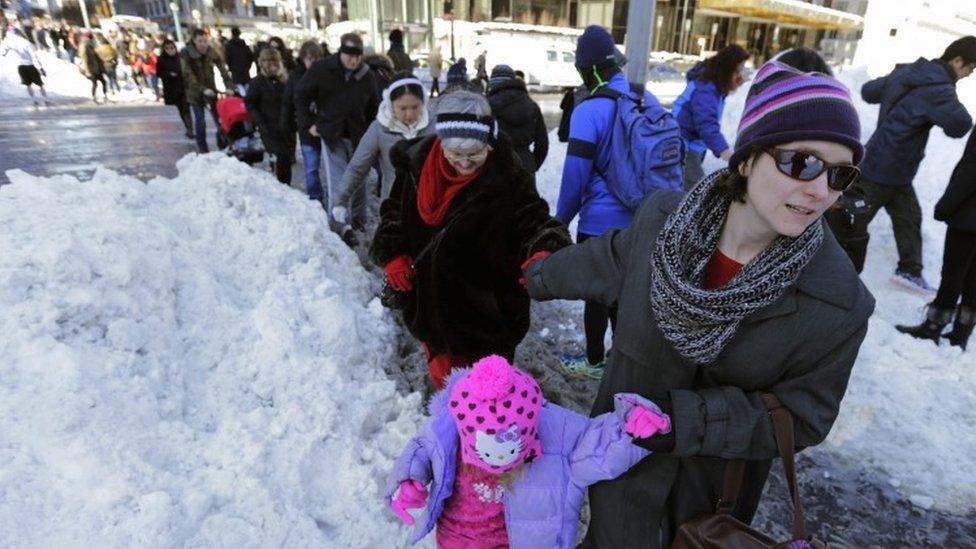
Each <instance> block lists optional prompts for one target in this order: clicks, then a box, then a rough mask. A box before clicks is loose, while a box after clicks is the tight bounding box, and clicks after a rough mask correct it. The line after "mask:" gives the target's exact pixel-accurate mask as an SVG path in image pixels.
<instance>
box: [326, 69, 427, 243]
mask: <svg viewBox="0 0 976 549" xmlns="http://www.w3.org/2000/svg"><path fill="white" fill-rule="evenodd" d="M425 97H426V93H425V92H424V88H423V85H422V84H421V83H420V80H417V79H416V78H414V77H413V75H412V74H410V73H408V72H406V71H404V72H401V73H398V74H397V75H396V77H395V78H394V79H393V81H392V82H390V85H389V86H388V87H387V88H386V89H385V90H383V101H382V103H380V107H379V111H378V112H377V114H376V119H375V120H373V122H372V123H371V124H370V125H369V127H368V128H367V129H366V133H365V134H363V138H362V139H361V140H360V141H359V146H357V147H356V152H355V153H353V156H352V159H351V160H350V161H349V166H348V167H346V172H345V174H344V175H343V178H342V181H341V182H340V183H339V185H337V188H336V189H335V193H336V197H335V202H334V203H335V204H339V205H338V206H335V207H333V208H332V217H333V219H335V221H336V223H339V224H340V225H343V226H345V227H346V228H345V229H344V230H343V232H345V231H346V230H348V229H349V228H355V229H357V230H362V228H363V227H362V224H363V221H364V220H365V217H366V179H367V176H368V175H369V171H370V169H371V168H372V167H373V166H374V165H375V164H376V160H377V159H379V161H380V162H379V165H380V198H381V199H383V200H385V199H386V198H387V197H388V196H390V189H391V188H392V187H393V180H394V179H396V170H395V169H394V167H393V163H392V162H390V149H391V148H393V146H394V145H396V144H397V143H398V142H400V141H402V140H405V139H413V138H415V137H420V136H422V135H426V134H427V133H430V127H429V126H430V119H429V115H428V112H427V106H426V105H425V104H424V101H425ZM346 205H348V208H349V210H351V212H350V211H349V210H347V206H346ZM350 213H351V214H352V215H351V216H350Z"/></svg>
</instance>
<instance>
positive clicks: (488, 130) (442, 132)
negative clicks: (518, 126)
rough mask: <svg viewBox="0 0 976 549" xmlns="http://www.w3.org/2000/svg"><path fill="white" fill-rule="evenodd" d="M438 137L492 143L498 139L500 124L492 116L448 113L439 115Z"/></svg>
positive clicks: (436, 128)
mask: <svg viewBox="0 0 976 549" xmlns="http://www.w3.org/2000/svg"><path fill="white" fill-rule="evenodd" d="M434 129H435V130H436V131H437V137H440V138H441V139H447V138H449V137H461V138H466V139H477V140H478V141H482V142H484V143H492V142H494V140H495V139H496V138H497V137H498V123H497V122H496V121H495V119H494V118H492V117H490V116H478V115H477V114H471V113H459V112H447V113H442V114H438V115H437V122H436V124H435V125H434Z"/></svg>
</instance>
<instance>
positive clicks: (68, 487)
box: [0, 70, 976, 547]
mask: <svg viewBox="0 0 976 549" xmlns="http://www.w3.org/2000/svg"><path fill="white" fill-rule="evenodd" d="M14 74H15V75H16V73H14ZM866 77H867V76H866V72H865V71H863V70H861V71H850V72H847V73H844V74H842V75H841V78H842V79H843V80H844V81H845V82H847V83H848V84H849V85H850V86H851V87H852V89H854V90H857V89H858V88H859V84H860V82H863V81H864V79H866ZM970 80H973V81H963V83H961V84H960V86H959V90H960V95H961V96H963V98H964V99H965V100H966V102H967V104H968V105H969V106H970V108H971V109H972V110H973V111H974V112H976V79H970ZM0 85H2V87H0V89H8V88H9V83H8V82H7V81H6V80H5V81H4V82H2V83H0ZM18 85H19V84H18ZM4 93H6V92H4ZM744 96H745V90H741V91H740V92H738V93H737V94H735V95H734V96H733V97H730V98H729V101H728V104H727V107H726V118H725V120H724V121H723V124H724V129H725V132H726V133H727V135H728V136H729V137H730V139H731V138H732V137H734V132H735V126H736V123H737V119H738V115H739V113H740V112H741V106H742V103H743V100H744ZM859 111H860V113H861V116H862V123H863V124H864V128H865V138H866V137H867V135H869V133H870V131H872V130H873V128H874V119H875V117H876V108H874V107H870V106H867V105H863V104H860V103H859ZM551 142H552V147H551V150H550V161H549V162H547V163H546V164H545V166H544V167H543V169H542V171H541V172H540V174H539V177H538V180H539V187H540V193H541V194H542V195H543V196H544V197H545V198H546V199H547V200H549V201H550V203H552V204H554V203H555V200H556V197H557V195H558V185H559V176H560V172H561V164H562V163H561V158H563V156H564V155H565V146H564V145H562V144H559V143H558V142H557V141H556V139H555V135H554V134H553V135H552V138H551ZM962 145H963V142H962V140H951V139H948V138H946V137H945V136H944V135H943V134H942V133H941V132H939V131H934V132H933V134H932V138H931V140H930V143H929V148H928V153H929V156H928V157H927V159H926V160H925V162H924V163H923V166H922V170H921V171H920V174H919V178H918V179H917V181H916V187H917V189H918V193H919V197H920V200H921V201H922V204H923V211H924V212H925V215H926V220H925V227H924V235H923V236H924V239H925V246H926V250H925V263H926V267H927V273H928V276H929V278H930V280H931V281H932V282H937V279H938V269H939V266H940V262H941V245H942V240H943V238H944V225H942V224H940V223H936V222H934V221H932V220H931V210H932V205H933V204H934V202H935V200H936V199H937V198H938V196H939V194H940V192H941V190H942V188H943V187H944V185H945V182H946V180H947V178H948V174H949V173H950V171H951V170H952V167H953V166H954V164H955V162H956V160H957V159H958V157H959V155H960V154H961V149H962ZM710 162H712V164H710V165H711V166H712V167H715V166H717V162H716V161H714V160H710ZM178 168H179V171H180V174H179V176H177V177H176V178H174V179H172V180H167V179H162V178H156V179H154V180H151V181H150V182H148V184H144V183H142V182H140V181H138V180H135V179H132V178H126V177H122V176H118V175H116V174H113V173H111V172H108V171H104V170H101V171H98V172H96V174H95V176H94V177H93V179H92V180H90V181H86V182H79V181H77V180H76V179H74V178H71V177H68V176H60V177H54V178H49V179H42V178H36V177H32V176H30V175H27V174H25V173H22V172H16V171H15V172H9V175H10V179H11V181H12V184H11V185H7V186H4V187H3V188H2V189H0V249H2V250H3V253H2V254H0V333H3V334H4V337H3V338H2V339H0V524H2V525H4V526H3V528H0V546H3V547H35V546H84V547H87V546H107V547H123V546H126V547H129V546H195V547H202V546H206V547H230V546H234V547H239V546H246V547H249V546H255V547H256V546H314V545H317V546H336V547H377V546H383V547H388V546H404V545H405V544H406V529H404V528H401V527H399V526H398V525H397V523H395V522H394V519H393V518H392V515H391V514H390V513H388V512H387V511H386V510H385V509H384V508H383V503H382V501H380V493H381V488H380V484H381V483H382V481H383V479H384V477H385V474H386V472H387V470H388V468H389V466H390V463H391V460H392V459H393V457H394V455H395V454H396V453H397V452H398V451H399V450H400V448H401V447H402V445H403V443H404V442H405V441H406V439H407V438H408V437H409V436H411V435H412V434H413V432H414V431H415V429H416V428H417V427H418V426H419V425H420V423H421V422H422V421H423V417H422V415H421V412H420V409H421V397H420V395H419V394H417V393H411V394H409V395H408V396H402V395H400V394H398V393H397V391H396V390H395V384H394V382H393V381H391V379H390V377H388V371H389V369H390V365H391V364H396V363H398V362H400V361H402V360H403V358H404V357H403V355H402V354H398V350H397V347H398V337H399V334H398V331H397V330H398V328H397V327H396V325H395V322H394V320H393V318H392V316H391V315H390V314H389V313H388V312H387V311H385V310H383V309H382V308H381V307H380V306H379V304H378V302H377V301H376V299H375V298H374V295H375V293H376V290H377V281H376V279H375V278H373V277H371V276H370V274H369V273H367V272H366V271H365V270H364V269H363V268H362V267H361V266H360V263H359V261H358V260H357V258H356V256H355V254H353V253H352V252H350V251H349V250H348V249H347V248H346V247H345V246H344V245H343V244H342V243H341V242H340V241H339V240H338V239H337V238H336V237H335V236H334V235H333V234H332V233H330V232H329V231H328V228H327V226H326V224H325V222H324V218H323V216H322V213H321V211H319V210H316V208H315V207H314V206H313V205H311V204H310V203H309V201H308V200H306V199H305V197H304V196H303V195H302V194H301V193H300V192H298V191H295V190H291V189H286V188H284V187H283V186H281V185H279V184H278V183H276V182H275V181H274V179H273V177H272V176H271V175H270V174H268V173H265V172H260V171H257V170H252V169H249V168H246V167H244V166H243V165H241V164H239V163H237V162H234V161H232V160H229V159H227V158H226V157H223V156H221V155H220V154H219V153H215V154H211V155H207V156H202V157H201V156H196V155H191V156H188V157H186V158H184V159H183V160H182V161H180V163H179V164H178ZM871 230H872V235H873V238H872V242H871V247H870V252H869V258H868V268H867V270H866V272H865V275H864V279H865V281H866V283H867V284H868V286H869V287H870V288H871V290H872V292H873V293H874V295H875V297H876V298H877V300H878V308H877V313H876V314H875V316H874V318H873V319H872V321H871V326H870V331H869V333H868V337H867V340H866V341H865V344H864V346H863V347H862V351H861V354H860V357H859V359H858V362H857V364H856V366H855V369H854V375H853V378H852V380H851V384H850V387H849V390H848V395H847V398H846V399H845V401H844V404H843V408H842V410H841V414H840V417H839V418H838V421H837V424H836V425H835V428H834V430H833V432H832V433H831V435H830V437H829V439H828V441H827V442H826V443H825V444H824V445H822V446H821V447H820V448H818V449H814V450H812V451H811V454H813V455H816V453H817V452H820V453H824V454H828V453H829V454H830V455H831V456H836V457H838V458H840V459H842V460H846V461H848V462H849V463H851V464H853V465H856V466H857V467H861V468H867V469H873V470H877V471H878V472H879V473H880V474H882V475H886V476H887V477H888V478H889V479H890V484H891V485H892V486H894V487H897V488H898V489H899V490H901V491H902V492H903V493H905V494H906V495H907V496H910V497H912V500H913V501H914V502H915V503H916V504H917V505H919V506H921V507H928V506H929V505H930V504H931V505H934V506H936V507H937V508H940V509H946V510H952V511H955V512H960V511H962V512H966V511H969V512H971V511H973V510H976V483H974V479H973V475H972V471H973V470H976V458H974V457H973V456H974V455H976V442H974V440H973V437H971V436H967V432H968V430H969V429H970V428H971V426H972V425H973V424H974V419H976V412H974V411H973V408H974V406H973V404H974V403H976V376H973V375H972V373H973V370H974V367H976V355H974V354H973V351H972V350H971V351H970V352H969V353H968V354H963V353H960V352H959V351H958V350H957V349H954V348H952V349H951V348H948V347H945V346H943V347H942V348H936V347H935V346H933V345H932V344H931V343H928V342H919V341H915V340H913V339H911V338H909V337H906V336H902V335H901V334H897V333H896V332H895V331H894V328H893V325H894V324H895V323H900V322H914V321H916V320H917V319H918V318H920V315H921V309H922V307H923V305H924V302H925V300H924V299H923V298H920V297H916V296H913V295H910V294H906V293H903V292H900V291H898V290H895V289H894V288H892V287H890V286H889V285H888V282H887V278H888V276H889V275H890V273H891V270H892V269H893V267H894V263H895V259H894V258H895V246H894V241H893V239H892V237H891V230H890V222H889V221H888V219H887V217H886V216H885V215H880V216H878V219H877V220H876V221H875V222H874V224H873V225H872V227H871ZM565 307H566V309H565V310H566V311H567V312H568V313H572V314H575V313H578V309H579V307H578V304H575V303H574V304H565ZM555 316H556V315H553V317H555ZM560 322H562V320H560ZM565 322H566V325H567V326H570V327H569V328H566V327H557V326H555V325H553V326H551V327H546V326H542V327H539V326H538V325H537V324H534V326H533V330H534V334H535V333H538V335H539V337H545V335H544V333H546V332H548V330H549V329H552V330H554V331H555V330H560V331H562V332H566V331H567V330H571V329H572V327H571V325H572V321H571V320H570V319H568V318H567V319H566V321H565ZM533 337H535V335H533ZM542 350H543V349H540V348H538V347H534V348H533V349H531V352H540V351H542ZM415 358H416V357H413V358H412V359H415ZM524 359H526V350H525V349H520V360H524ZM533 373H534V374H536V375H544V376H558V373H556V372H555V371H552V372H543V373H540V372H538V371H536V370H533ZM407 385H409V384H407ZM544 385H545V384H544ZM398 386H400V387H401V388H402V387H403V384H400V385H398ZM563 386H565V387H570V385H566V384H565V383H564V384H563ZM550 397H551V398H553V400H555V401H557V402H559V401H563V400H566V399H567V398H572V397H566V396H565V395H559V394H553V395H550ZM808 455H809V454H808ZM428 541H429V540H428Z"/></svg>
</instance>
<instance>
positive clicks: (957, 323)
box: [943, 305, 976, 351]
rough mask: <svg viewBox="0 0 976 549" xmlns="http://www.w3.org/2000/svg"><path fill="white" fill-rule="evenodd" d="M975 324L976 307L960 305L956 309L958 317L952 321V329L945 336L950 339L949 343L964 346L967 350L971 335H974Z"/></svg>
mask: <svg viewBox="0 0 976 549" xmlns="http://www.w3.org/2000/svg"><path fill="white" fill-rule="evenodd" d="M974 324H976V308H973V307H969V306H967V305H960V306H959V308H958V309H956V318H955V319H954V320H953V321H952V330H950V331H949V333H947V334H946V335H945V336H943V337H945V338H946V339H948V340H949V345H954V346H956V347H962V350H963V351H965V350H966V344H967V343H969V336H971V335H973V325H974Z"/></svg>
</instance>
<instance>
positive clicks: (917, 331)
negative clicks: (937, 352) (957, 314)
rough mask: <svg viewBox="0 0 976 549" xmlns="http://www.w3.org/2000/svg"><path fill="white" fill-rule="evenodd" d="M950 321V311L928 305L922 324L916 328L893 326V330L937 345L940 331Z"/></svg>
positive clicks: (940, 335)
mask: <svg viewBox="0 0 976 549" xmlns="http://www.w3.org/2000/svg"><path fill="white" fill-rule="evenodd" d="M950 320H952V309H939V308H937V307H935V306H934V305H929V307H928V310H927V311H926V313H925V321H924V322H922V323H921V324H919V325H917V326H903V325H898V326H895V329H896V330H898V331H899V332H901V333H903V334H908V335H910V336H912V337H914V338H917V339H928V340H931V341H933V342H935V344H936V345H938V344H939V340H940V339H941V338H942V330H944V329H945V327H946V325H947V324H949V321H950Z"/></svg>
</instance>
